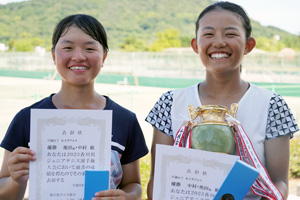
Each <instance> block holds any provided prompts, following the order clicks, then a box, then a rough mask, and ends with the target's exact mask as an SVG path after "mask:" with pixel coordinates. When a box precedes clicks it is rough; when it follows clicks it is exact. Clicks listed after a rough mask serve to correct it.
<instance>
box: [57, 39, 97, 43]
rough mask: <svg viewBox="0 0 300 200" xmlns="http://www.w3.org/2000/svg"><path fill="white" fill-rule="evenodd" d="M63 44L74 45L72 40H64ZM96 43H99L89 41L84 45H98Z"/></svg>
mask: <svg viewBox="0 0 300 200" xmlns="http://www.w3.org/2000/svg"><path fill="white" fill-rule="evenodd" d="M61 43H62V44H64V43H66V44H74V42H73V41H71V40H63V41H62V42H61ZM96 43H97V42H96V41H87V42H85V43H84V44H96Z"/></svg>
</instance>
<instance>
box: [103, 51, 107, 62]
mask: <svg viewBox="0 0 300 200" xmlns="http://www.w3.org/2000/svg"><path fill="white" fill-rule="evenodd" d="M106 58H107V52H105V53H104V55H103V59H102V62H103V63H104V61H105V60H106Z"/></svg>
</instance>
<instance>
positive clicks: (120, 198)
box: [92, 190, 128, 200]
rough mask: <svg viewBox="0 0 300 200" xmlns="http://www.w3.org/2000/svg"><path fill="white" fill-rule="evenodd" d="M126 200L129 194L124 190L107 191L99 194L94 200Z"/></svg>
mask: <svg viewBox="0 0 300 200" xmlns="http://www.w3.org/2000/svg"><path fill="white" fill-rule="evenodd" d="M100 199H101V200H105V199H107V200H108V199H109V200H126V199H128V196H127V194H126V193H125V192H124V191H123V190H105V191H101V192H97V193H96V194H95V197H93V198H92V200H100Z"/></svg>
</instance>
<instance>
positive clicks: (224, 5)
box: [196, 1, 252, 40]
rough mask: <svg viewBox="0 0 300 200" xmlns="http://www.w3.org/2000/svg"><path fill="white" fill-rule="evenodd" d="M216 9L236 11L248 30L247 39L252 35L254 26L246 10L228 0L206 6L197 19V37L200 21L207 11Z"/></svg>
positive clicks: (246, 30)
mask: <svg viewBox="0 0 300 200" xmlns="http://www.w3.org/2000/svg"><path fill="white" fill-rule="evenodd" d="M215 10H227V11H231V12H232V13H236V14H237V15H238V16H240V17H241V20H242V24H243V27H244V29H245V32H246V39H247V40H248V39H249V38H250V36H251V32H252V27H251V22H250V19H249V17H248V15H247V13H246V11H245V10H244V9H243V8H242V7H241V6H239V5H237V4H234V3H231V2H228V1H219V2H216V3H214V4H211V5H210V6H208V7H206V8H205V9H204V10H203V11H202V12H201V13H200V15H199V17H198V19H197V21H196V37H197V31H198V28H199V21H200V19H201V18H202V17H203V16H204V15H205V14H207V13H209V12H212V11H215Z"/></svg>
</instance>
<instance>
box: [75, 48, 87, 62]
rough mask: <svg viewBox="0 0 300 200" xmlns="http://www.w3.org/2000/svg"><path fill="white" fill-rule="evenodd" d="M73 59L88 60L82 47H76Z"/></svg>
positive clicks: (78, 60)
mask: <svg viewBox="0 0 300 200" xmlns="http://www.w3.org/2000/svg"><path fill="white" fill-rule="evenodd" d="M72 60H73V61H76V62H81V61H85V60H86V56H85V55H84V52H83V51H82V50H81V49H76V50H75V51H74V54H73V55H72Z"/></svg>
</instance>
